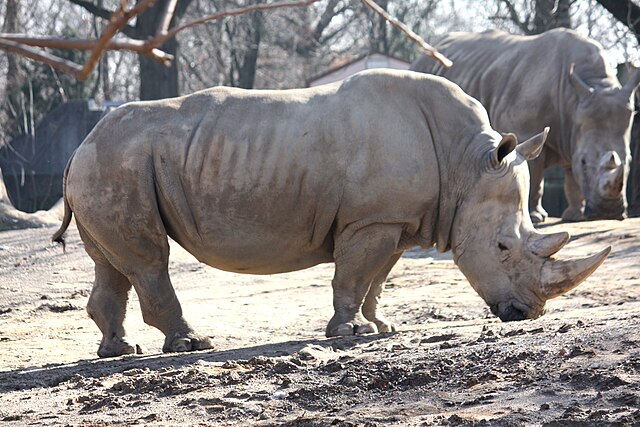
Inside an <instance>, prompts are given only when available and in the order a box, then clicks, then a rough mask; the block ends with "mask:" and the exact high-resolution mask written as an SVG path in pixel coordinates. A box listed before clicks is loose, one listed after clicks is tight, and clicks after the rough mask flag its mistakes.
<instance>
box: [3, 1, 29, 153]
mask: <svg viewBox="0 0 640 427" xmlns="http://www.w3.org/2000/svg"><path fill="white" fill-rule="evenodd" d="M2 31H3V32H4V33H19V32H20V0H7V7H6V9H5V17H4V25H3V27H2ZM6 77H7V79H6V88H5V90H6V93H7V95H6V98H7V105H8V106H9V108H7V113H8V114H9V119H10V120H16V119H17V118H18V117H17V116H18V115H19V114H20V113H19V111H20V100H19V97H20V89H21V88H22V83H23V81H24V74H23V73H22V68H21V67H20V57H19V56H18V55H14V54H13V53H7V76H6ZM24 131H25V132H26V131H27V129H24ZM0 145H1V144H0Z"/></svg>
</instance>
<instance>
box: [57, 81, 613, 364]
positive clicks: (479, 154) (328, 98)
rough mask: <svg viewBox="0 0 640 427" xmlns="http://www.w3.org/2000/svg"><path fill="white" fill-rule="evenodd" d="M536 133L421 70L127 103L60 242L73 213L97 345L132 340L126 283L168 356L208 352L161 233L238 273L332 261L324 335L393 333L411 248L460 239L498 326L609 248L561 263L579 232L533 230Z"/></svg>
mask: <svg viewBox="0 0 640 427" xmlns="http://www.w3.org/2000/svg"><path fill="white" fill-rule="evenodd" d="M543 143H544V134H539V135H537V136H535V137H533V138H532V139H531V140H529V141H526V142H524V143H522V144H521V145H519V146H518V147H517V148H516V139H515V137H514V136H513V135H511V134H509V135H506V136H504V137H501V136H500V135H499V134H498V133H497V132H495V131H494V130H492V129H491V127H490V126H489V121H488V117H487V115H486V112H485V110H484V108H483V107H482V106H481V105H480V103H478V102H477V101H476V100H474V99H473V98H471V97H469V96H467V95H466V94H465V93H464V92H463V91H462V90H461V89H460V88H459V87H458V86H456V85H455V84H453V83H451V82H449V81H447V80H445V79H443V78H440V77H435V76H427V75H425V74H420V73H413V72H391V71H371V72H364V73H361V74H358V75H355V76H353V77H351V78H349V79H347V80H345V81H344V82H342V83H336V84H331V85H327V86H321V87H317V88H313V89H301V90H287V91H247V90H241V89H231V88H223V87H219V88H213V89H210V90H205V91H201V92H197V93H195V94H193V95H189V96H184V97H181V98H174V99H166V100H161V101H155V102H140V103H132V104H129V105H126V106H123V107H121V108H118V109H117V110H115V111H114V112H112V113H111V114H109V115H108V116H107V117H105V118H104V119H103V120H102V121H101V122H100V123H99V124H98V125H97V127H96V128H95V129H94V130H93V131H92V132H91V134H90V135H89V136H88V137H87V139H86V140H85V141H84V142H83V144H82V145H81V146H80V147H79V148H78V150H77V151H76V152H75V154H74V156H73V158H72V159H71V160H70V162H69V165H68V166H67V170H66V173H65V218H64V221H63V225H62V227H61V228H60V230H59V231H58V232H57V233H56V234H55V235H54V239H55V240H60V238H61V236H62V234H63V232H64V230H65V229H66V227H67V226H68V225H69V222H70V220H71V213H72V211H73V213H74V214H75V217H76V223H77V226H78V230H79V232H80V235H81V237H82V240H83V241H84V244H85V249H86V251H87V252H88V254H89V255H90V256H91V258H92V259H93V260H94V261H95V264H96V268H95V273H96V277H95V284H94V288H93V290H92V293H91V296H90V298H89V302H88V307H87V311H88V312H89V314H90V316H91V317H92V319H93V320H94V321H95V322H96V323H97V325H98V327H99V328H100V330H101V331H102V333H103V338H102V342H101V344H100V348H99V350H98V354H99V355H100V356H114V355H119V354H125V353H132V352H134V351H135V346H134V345H133V344H132V343H130V342H129V341H128V339H127V337H126V334H125V331H124V328H123V319H124V317H125V309H126V301H127V295H128V292H129V291H130V288H131V287H132V286H133V287H134V288H135V290H136V292H137V294H138V296H139V299H140V304H141V310H142V314H143V318H144V321H145V322H146V323H148V324H149V325H152V326H155V327H157V328H158V329H160V330H161V331H162V332H163V333H164V334H165V336H166V340H165V343H164V347H163V349H164V350H165V351H188V350H195V349H203V348H209V347H210V346H211V342H210V340H209V339H208V338H207V337H205V336H201V335H198V334H196V333H195V332H194V331H193V329H192V328H191V327H190V326H189V324H188V323H187V321H186V320H185V318H184V316H183V312H182V309H181V306H180V303H179V302H178V299H177V298H176V295H175V293H174V290H173V287H172V285H171V282H170V280H169V273H168V268H167V267H168V257H169V245H168V241H167V236H170V237H172V238H173V239H174V240H175V241H176V242H178V243H179V244H180V245H181V246H183V247H184V248H185V249H187V250H188V251H189V252H191V253H192V254H193V255H194V256H195V257H196V258H198V259H199V260H200V261H202V262H204V263H206V264H209V265H211V266H214V267H217V268H220V269H223V270H229V271H235V272H241V273H254V274H271V273H278V272H285V271H292V270H298V269H303V268H306V267H309V266H312V265H315V264H318V263H323V262H334V263H335V276H334V279H333V294H334V295H333V306H334V309H335V314H334V315H333V317H332V319H331V320H330V321H329V324H328V326H327V331H326V333H327V335H328V336H336V335H352V334H359V333H367V332H376V331H389V330H392V329H393V325H391V324H390V322H388V321H387V320H386V319H385V318H384V317H382V316H381V315H380V314H379V312H378V309H377V304H378V299H379V297H380V294H381V292H382V288H383V283H384V281H385V279H386V277H387V274H388V273H389V271H390V270H391V268H392V267H393V266H394V264H395V263H396V261H397V260H398V259H399V258H400V256H401V254H402V252H403V251H404V250H405V249H407V248H410V247H413V246H418V245H419V246H422V247H431V246H432V245H434V244H436V245H437V246H438V248H439V249H440V250H442V251H444V250H448V249H450V248H451V249H452V250H453V252H454V255H455V260H456V262H457V264H458V265H459V266H460V268H461V270H462V271H463V273H464V274H465V275H466V276H467V277H468V278H469V281H470V282H471V284H472V286H473V287H474V289H476V291H477V292H478V293H479V294H480V295H481V296H482V298H484V300H485V301H486V302H487V304H489V305H490V306H491V310H492V311H493V312H494V313H495V314H497V315H498V316H500V318H502V319H503V320H518V319H524V318H530V317H536V316H539V315H540V314H542V312H543V308H544V305H545V301H546V300H547V299H548V298H552V297H555V296H557V295H559V294H561V293H563V292H566V291H567V290H569V289H571V288H572V287H574V286H575V285H577V284H578V283H579V282H580V281H581V280H583V279H584V278H586V277H587V276H588V275H589V274H590V273H591V272H592V271H594V270H595V268H597V266H599V265H600V263H601V262H602V261H603V260H604V258H605V257H606V255H607V254H608V251H609V249H605V250H604V251H602V252H600V253H599V254H596V255H594V256H592V257H589V258H586V259H582V260H578V261H560V260H556V259H553V258H551V255H552V254H554V253H555V252H557V251H558V250H559V249H560V248H561V247H562V246H563V245H564V244H565V243H566V242H567V240H568V238H569V236H568V234H567V233H557V234H551V235H544V234H539V233H537V232H536V231H534V229H533V226H532V224H531V222H530V220H529V218H528V215H527V213H526V205H527V203H526V195H527V191H528V172H527V166H526V160H527V159H532V158H534V157H535V156H536V155H538V154H539V152H540V149H541V147H542V144H543ZM216 292H224V290H222V289H220V290H217V291H216Z"/></svg>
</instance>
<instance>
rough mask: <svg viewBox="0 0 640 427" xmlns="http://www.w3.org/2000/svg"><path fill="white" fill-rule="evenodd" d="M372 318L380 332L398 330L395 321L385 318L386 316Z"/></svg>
mask: <svg viewBox="0 0 640 427" xmlns="http://www.w3.org/2000/svg"><path fill="white" fill-rule="evenodd" d="M372 320H373V322H374V323H375V324H376V326H377V327H378V332H380V333H385V332H395V331H396V326H395V325H394V324H393V323H391V322H390V321H389V320H387V319H385V318H384V317H378V318H376V319H372Z"/></svg>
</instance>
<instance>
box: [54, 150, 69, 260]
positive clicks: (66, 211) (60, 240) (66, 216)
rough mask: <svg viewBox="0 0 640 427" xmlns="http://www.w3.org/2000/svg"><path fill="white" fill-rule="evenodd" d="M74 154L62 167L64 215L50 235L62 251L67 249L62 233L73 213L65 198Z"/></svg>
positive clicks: (65, 229) (67, 226)
mask: <svg viewBox="0 0 640 427" xmlns="http://www.w3.org/2000/svg"><path fill="white" fill-rule="evenodd" d="M74 154H75V152H74V153H73V154H72V155H71V158H70V159H69V162H68V163H67V167H66V168H65V169H64V177H63V180H62V199H63V202H64V216H63V218H62V225H60V228H59V229H58V231H56V232H55V233H54V234H53V236H51V241H52V242H56V243H61V244H62V251H63V252H64V251H66V249H67V247H66V244H65V241H64V233H65V231H67V228H69V224H71V215H72V214H73V211H72V210H71V205H69V201H68V200H67V175H68V174H69V166H70V165H71V160H73V155H74Z"/></svg>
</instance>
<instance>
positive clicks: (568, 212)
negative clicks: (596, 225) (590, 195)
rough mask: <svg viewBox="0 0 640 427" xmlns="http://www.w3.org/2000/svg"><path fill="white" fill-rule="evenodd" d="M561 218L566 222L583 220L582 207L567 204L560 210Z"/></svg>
mask: <svg viewBox="0 0 640 427" xmlns="http://www.w3.org/2000/svg"><path fill="white" fill-rule="evenodd" d="M562 219H563V220H564V221H567V222H576V221H584V219H585V218H584V215H583V213H582V209H581V208H579V207H576V206H569V207H568V208H567V209H565V210H564V212H562Z"/></svg>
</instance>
